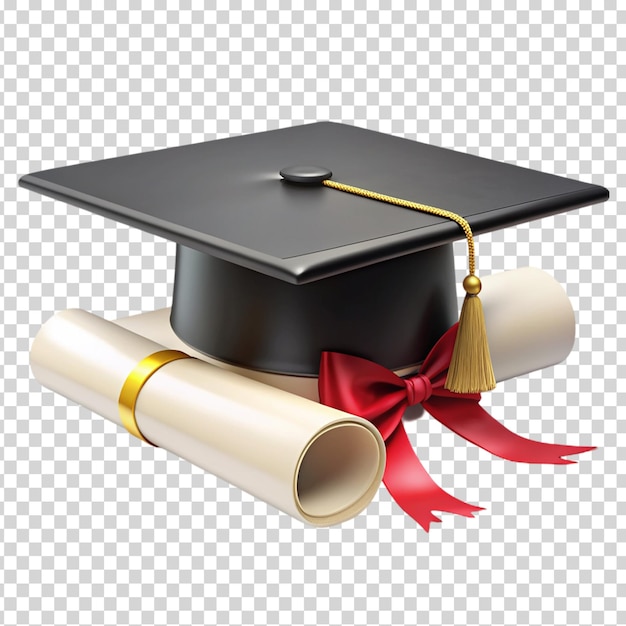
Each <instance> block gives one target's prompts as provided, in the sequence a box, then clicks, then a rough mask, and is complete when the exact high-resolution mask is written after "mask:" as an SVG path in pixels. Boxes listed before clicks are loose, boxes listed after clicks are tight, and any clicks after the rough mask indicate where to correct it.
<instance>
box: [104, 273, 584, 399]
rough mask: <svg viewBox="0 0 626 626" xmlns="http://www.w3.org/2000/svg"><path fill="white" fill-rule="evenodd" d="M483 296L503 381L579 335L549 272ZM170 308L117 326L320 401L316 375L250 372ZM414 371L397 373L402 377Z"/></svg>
mask: <svg viewBox="0 0 626 626" xmlns="http://www.w3.org/2000/svg"><path fill="white" fill-rule="evenodd" d="M481 280H482V283H483V290H482V292H481V294H480V298H481V301H482V303H483V309H484V311H485V324H486V326H487V335H488V338H489V349H490V352H491V359H492V362H493V369H494V373H495V375H496V380H498V381H503V380H507V379H509V378H514V377H516V376H521V375H523V374H527V373H528V372H534V371H536V370H539V369H543V368H544V367H549V366H550V365H555V364H556V363H560V362H561V361H563V360H564V359H565V358H566V357H567V355H568V354H569V353H570V352H571V350H572V346H573V345H574V339H575V319H574V311H573V309H572V305H571V303H570V301H569V299H568V297H567V294H566V293H565V290H564V289H563V287H561V285H560V284H559V283H558V282H557V281H556V280H554V278H552V276H550V275H549V274H547V273H546V272H544V271H542V270H539V269H535V268H531V267H526V268H522V269H517V270H511V271H508V272H501V273H498V274H492V275H491V276H485V277H481ZM169 316H170V309H160V310H158V311H153V312H151V313H143V314H141V315H135V316H133V317H127V318H123V319H119V320H117V321H116V324H119V325H120V326H123V327H124V328H128V329H130V330H132V331H134V332H136V333H138V334H141V335H144V336H145V337H148V338H150V339H152V340H153V341H156V342H158V343H160V344H163V345H164V346H167V347H168V348H171V349H177V350H182V351H184V352H187V353H188V354H193V355H194V356H196V357H198V358H199V359H203V360H205V361H207V362H209V363H213V364H215V365H218V366H219V367H221V368H224V369H228V370H230V371H234V372H237V373H238V374H241V375H242V376H246V377H248V378H252V379H254V380H259V381H261V382H264V383H266V384H268V385H272V386H274V387H278V388H279V389H284V390H286V391H289V392H291V393H295V394H298V395H300V396H302V397H305V398H309V399H311V400H315V401H316V402H317V401H319V395H318V392H317V378H312V377H304V376H286V375H280V374H272V373H268V372H259V371H256V370H250V369H246V368H243V367H238V366H236V365H231V364H229V363H222V362H220V361H217V360H216V359H212V358H211V357H209V356H207V355H204V354H202V353H201V352H198V351H197V350H194V349H193V348H192V347H190V346H188V345H187V344H185V343H184V342H183V341H181V340H180V339H179V338H178V337H177V336H176V334H175V333H174V331H173V330H172V328H171V326H170V321H169ZM413 370H415V368H410V369H408V370H402V371H399V372H396V373H397V374H399V375H403V374H406V373H409V372H410V371H413Z"/></svg>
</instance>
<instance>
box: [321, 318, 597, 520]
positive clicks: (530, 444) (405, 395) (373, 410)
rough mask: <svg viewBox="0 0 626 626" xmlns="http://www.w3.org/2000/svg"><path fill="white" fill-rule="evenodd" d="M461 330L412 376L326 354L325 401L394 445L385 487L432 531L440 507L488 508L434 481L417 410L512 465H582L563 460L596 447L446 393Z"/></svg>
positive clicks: (473, 397)
mask: <svg viewBox="0 0 626 626" xmlns="http://www.w3.org/2000/svg"><path fill="white" fill-rule="evenodd" d="M457 326H458V324H455V325H454V326H452V328H450V329H449V330H448V331H447V332H446V333H445V334H444V335H443V336H442V337H441V339H439V341H438V342H437V343H436V344H435V346H434V347H433V349H432V350H431V351H430V353H429V354H428V356H427V357H426V359H425V361H424V362H423V364H422V366H421V368H420V371H419V373H418V374H414V375H413V376H410V377H408V378H400V377H399V376H396V374H394V373H393V372H391V371H389V370H388V369H386V368H385V367H383V366H382V365H378V364H377V363H373V362H372V361H368V360H367V359H362V358H359V357H354V356H349V355H347V354H341V353H338V352H323V353H322V358H321V364H320V376H319V394H320V401H321V402H322V403H323V404H326V405H328V406H332V407H334V408H337V409H341V410H342V411H346V412H348V413H352V414H353V415H358V416H360V417H363V418H365V419H366V420H368V421H370V422H372V423H373V424H374V425H375V426H376V427H377V428H378V430H379V431H380V433H381V435H382V436H383V439H384V440H385V445H386V448H387V465H386V467H385V473H384V475H383V482H384V483H385V486H386V487H387V489H388V490H389V493H390V494H391V496H392V497H393V499H394V500H395V501H396V502H397V503H398V504H399V505H400V507H401V508H402V509H404V511H406V513H408V514H409V515H410V516H411V517H412V518H413V519H414V520H415V521H416V522H418V523H419V524H420V525H421V526H422V528H424V530H426V531H428V530H429V528H430V524H431V522H440V521H441V520H440V519H439V518H438V517H436V516H435V515H433V513H432V511H433V510H435V511H446V512H450V513H456V514H458V515H464V516H465V517H471V516H472V514H473V513H474V512H475V511H480V510H482V507H477V506H473V505H471V504H467V503H466V502H463V501H461V500H458V499H457V498H455V497H453V496H451V495H450V494H449V493H447V492H445V491H444V490H443V489H442V488H441V487H439V485H437V484H436V483H435V482H434V481H433V479H432V478H431V477H430V475H429V474H428V472H427V471H426V469H425V468H424V466H423V465H422V464H421V462H420V460H419V458H418V457H417V454H416V453H415V452H414V451H413V448H412V447H411V443H410V441H409V438H408V436H407V434H406V431H405V430H404V425H403V423H402V416H403V415H404V412H405V410H406V409H407V407H409V406H411V405H415V404H421V405H422V406H423V407H424V409H425V410H426V411H428V413H430V414H431V415H432V416H433V417H434V418H435V419H436V420H438V421H439V422H441V423H442V424H443V425H444V426H446V427H448V428H449V429H450V430H452V431H454V432H455V433H456V434H457V435H460V436H461V437H463V438H464V439H467V440H468V441H470V442H472V443H473V444H475V445H477V446H479V447H481V448H483V449H484V450H487V451H488V452H491V453H492V454H495V455H496V456H499V457H501V458H503V459H508V460H509V461H519V462H526V463H553V464H555V465H563V464H566V463H574V461H571V460H569V459H564V458H562V457H564V456H567V455H570V454H580V453H581V452H587V451H589V450H593V449H594V447H580V446H563V445H559V444H548V443H541V442H539V441H532V440H530V439H525V438H524V437H520V436H519V435H516V434H515V433H513V432H511V431H510V430H508V429H507V428H505V427H504V426H503V425H502V424H500V423H499V422H498V421H496V420H495V419H494V418H493V417H492V416H491V415H489V413H487V411H485V410H484V409H483V408H482V407H481V406H480V405H479V401H480V394H478V393H476V394H459V393H454V392H452V391H448V390H446V389H444V388H443V386H444V384H445V381H446V375H447V372H448V367H449V364H450V357H451V355H452V349H453V347H454V340H455V338H456V332H457Z"/></svg>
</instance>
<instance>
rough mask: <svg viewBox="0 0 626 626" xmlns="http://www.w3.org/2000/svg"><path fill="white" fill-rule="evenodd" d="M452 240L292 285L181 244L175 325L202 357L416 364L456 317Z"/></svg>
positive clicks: (265, 366) (298, 370)
mask: <svg viewBox="0 0 626 626" xmlns="http://www.w3.org/2000/svg"><path fill="white" fill-rule="evenodd" d="M452 247H453V246H452V245H451V244H448V245H445V246H438V247H437V248H432V249H431V250H424V251H422V252H417V253H415V254H409V255H405V256H403V257H399V258H397V259H392V260H390V261H385V262H383V263H377V264H375V265H371V266H369V267H365V268H361V269H358V270H354V271H352V272H345V273H343V274H339V275H337V276H332V277H331V278H328V279H327V280H320V281H316V282H312V283H308V284H306V285H292V284H290V283H287V282H285V281H282V280H278V279H276V278H273V277H271V276H264V275H262V274H259V273H258V272H254V271H252V270H249V269H246V268H243V267H240V266H238V265H235V264H234V263H229V262H226V261H222V260H220V259H217V258H215V257H213V256H210V255H207V254H204V253H202V252H198V251H197V250H194V249H192V248H187V247H185V246H181V245H179V246H178V247H177V253H176V280H175V282H174V298H173V303H172V315H171V324H172V328H173V329H174V332H175V333H176V334H177V335H178V336H179V337H180V338H181V339H182V340H183V341H185V342H186V343H188V344H190V345H192V346H193V347H194V348H196V349H197V350H200V351H201V352H204V353H205V354H209V355H211V356H213V357H216V358H218V359H220V360H222V361H228V362H229V363H236V364H238V365H243V366H245V367H249V368H252V369H255V370H263V371H269V372H278V373H281V374H298V375H310V376H316V375H317V374H318V371H319V362H320V354H321V352H322V351H323V350H336V351H339V352H345V353H348V354H353V355H356V356H361V357H364V358H368V359H371V360H373V361H376V362H377V363H380V364H382V365H385V366H386V367H389V368H390V369H400V368H403V367H407V366H410V365H415V364H416V363H419V362H421V361H422V360H423V359H424V357H425V356H426V354H427V353H428V351H429V350H430V349H431V348H432V346H433V345H434V344H435V342H436V341H437V339H439V337H440V336H441V335H442V334H443V333H444V332H445V331H446V330H447V329H448V328H449V327H450V326H451V325H452V324H453V323H454V322H455V321H456V319H457V315H458V312H457V298H456V284H455V274H454V256H453V250H452Z"/></svg>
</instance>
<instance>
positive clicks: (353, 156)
mask: <svg viewBox="0 0 626 626" xmlns="http://www.w3.org/2000/svg"><path fill="white" fill-rule="evenodd" d="M299 164H315V165H318V166H322V167H324V168H328V169H329V170H332V173H333V176H332V177H333V180H336V181H339V182H344V183H347V184H351V185H355V186H360V187H364V188H367V189H371V190H373V191H377V192H380V193H384V194H389V195H393V196H397V197H401V198H405V199H408V200H413V201H416V202H421V203H424V204H430V205H433V206H437V207H440V208H444V209H448V210H451V211H454V212H457V213H460V214H461V215H463V216H464V217H466V218H467V219H468V221H469V222H470V224H471V226H472V228H473V229H474V231H475V233H481V232H485V231H489V230H494V229H497V228H503V227H505V226H508V225H513V224H517V223H521V222H526V221H528V220H532V219H536V218H539V217H542V216H546V215H551V214H554V213H558V212H561V211H567V210H570V209H574V208H578V207H581V206H584V205H588V204H593V203H596V202H600V201H602V200H605V199H606V198H607V197H608V192H607V191H606V189H604V188H602V187H599V186H596V185H589V184H586V183H583V182H579V181H576V180H571V179H566V178H562V177H557V176H553V175H550V174H543V173H541V172H537V171H533V170H529V169H524V168H521V167H516V166H513V165H508V164H504V163H498V162H495V161H491V160H488V159H483V158H480V157H477V156H473V155H468V154H464V153H460V152H455V151H452V150H446V149H443V148H438V147H435V146H429V145H426V144H423V143H418V142H414V141H409V140H406V139H401V138H398V137H392V136H389V135H384V134H381V133H377V132H374V131H369V130H365V129H361V128H355V127H352V126H347V125H343V124H334V123H329V122H324V123H318V124H310V125H305V126H297V127H292V128H286V129H281V130H274V131H268V132H264V133H257V134H253V135H246V136H241V137H233V138H228V139H223V140H219V141H210V142H205V143H199V144H194V145H188V146H182V147H178V148H169V149H166V150H158V151H154V152H145V153H142V154H136V155H130V156H124V157H118V158H115V159H108V160H103V161H96V162H92V163H83V164H79V165H73V166H68V167H61V168H56V169H53V170H48V171H43V172H37V173H34V174H28V175H26V176H24V177H23V178H22V179H21V180H20V184H21V185H22V186H24V187H27V188H29V189H32V190H35V191H38V192H40V193H42V194H44V195H48V196H51V197H54V198H57V199H60V200H63V201H65V202H68V203H70V204H74V205H77V206H80V207H83V208H85V209H87V210H89V211H93V212H94V213H99V214H101V215H105V216H107V217H110V218H112V219H115V220H118V221H120V222H124V223H126V224H130V225H133V226H136V227H139V228H142V229H144V230H147V231H149V232H152V233H155V234H157V235H161V236H163V237H166V238H168V239H172V240H174V241H176V242H178V243H181V244H184V245H186V246H189V247H192V248H195V249H197V250H200V251H202V252H205V253H208V254H212V255H214V256H216V257H218V258H221V259H226V260H229V261H232V262H234V263H236V264H238V265H241V266H244V267H247V268H250V269H254V270H257V271H259V272H262V273H264V274H268V275H271V276H274V277H277V278H280V279H282V280H285V281H288V282H292V283H304V282H309V281H314V280H319V279H321V278H325V277H328V276H331V275H335V274H340V273H342V272H346V271H349V270H352V269H355V268H359V267H363V266H366V265H370V264H372V263H377V262H380V261H383V260H385V259H389V258H394V257H398V256H401V255H403V254H407V253H409V252H415V251H418V250H423V249H426V248H432V247H435V246H438V245H441V244H444V243H449V242H451V241H453V240H455V239H461V238H462V236H463V235H462V233H461V231H460V229H459V227H458V226H457V225H456V224H454V223H452V222H450V221H448V220H445V219H441V218H437V217H434V216H430V215H426V214H421V213H416V212H414V211H411V210H407V209H403V208H399V207H395V206H391V205H387V204H383V203H380V202H376V201H373V200H367V199H365V198H361V197H357V196H352V195H350V194H345V193H341V192H338V191H335V190H332V189H328V188H325V187H323V186H316V185H297V184H293V183H289V182H287V181H285V180H283V179H282V178H281V176H280V174H279V172H280V170H281V169H283V168H285V167H289V166H293V165H296V166H297V165H299Z"/></svg>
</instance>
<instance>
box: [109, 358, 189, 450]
mask: <svg viewBox="0 0 626 626" xmlns="http://www.w3.org/2000/svg"><path fill="white" fill-rule="evenodd" d="M190 358H192V357H190V356H189V355H188V354H185V353H184V352H181V351H180V350H160V351H159V352H155V353H154V354H151V355H150V356H147V357H146V358H145V359H142V360H141V361H139V363H137V365H136V366H135V368H134V369H133V371H132V372H131V373H130V374H129V375H128V377H127V378H126V380H125V381H124V384H123V385H122V391H120V397H119V399H118V405H119V412H120V418H121V420H122V424H123V426H124V428H125V429H126V430H127V431H128V432H129V433H130V434H131V435H134V436H135V437H137V438H138V439H141V440H142V441H145V442H146V443H149V444H150V445H151V446H154V445H155V444H153V443H152V442H151V441H149V440H148V439H146V438H145V437H144V436H143V434H142V432H141V430H140V429H139V426H138V425H137V418H136V417H135V406H136V405H137V398H138V397H139V392H140V391H141V390H142V388H143V386H144V385H145V384H146V382H147V381H148V379H149V378H150V377H151V376H152V375H153V374H154V373H155V372H156V371H157V370H159V369H161V368H162V367H163V366H164V365H167V364H168V363H171V362H172V361H178V360H179V359H190Z"/></svg>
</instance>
